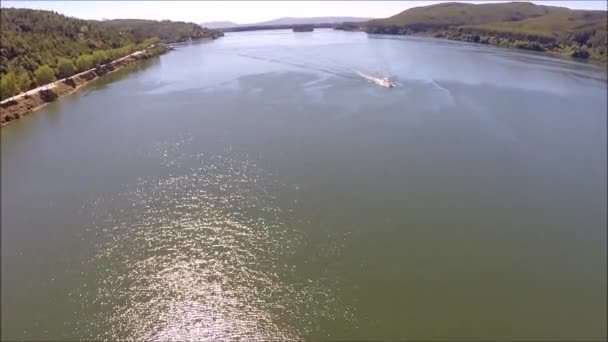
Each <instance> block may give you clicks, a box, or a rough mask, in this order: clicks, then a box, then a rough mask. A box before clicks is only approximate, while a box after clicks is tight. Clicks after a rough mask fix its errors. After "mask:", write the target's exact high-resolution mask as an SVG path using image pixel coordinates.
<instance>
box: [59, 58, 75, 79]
mask: <svg viewBox="0 0 608 342" xmlns="http://www.w3.org/2000/svg"><path fill="white" fill-rule="evenodd" d="M57 71H58V72H59V77H60V78H66V77H70V76H72V75H74V73H75V72H76V66H74V63H73V62H72V61H71V60H69V59H67V58H59V62H58V63H57Z"/></svg>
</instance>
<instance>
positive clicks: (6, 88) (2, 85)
mask: <svg viewBox="0 0 608 342" xmlns="http://www.w3.org/2000/svg"><path fill="white" fill-rule="evenodd" d="M18 92H19V89H18V88H17V78H16V77H15V74H14V73H13V72H12V71H10V72H9V73H7V74H6V75H3V76H2V77H0V99H6V98H8V97H11V96H13V95H16V94H17V93H18Z"/></svg>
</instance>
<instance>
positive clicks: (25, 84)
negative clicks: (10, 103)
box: [17, 72, 32, 91]
mask: <svg viewBox="0 0 608 342" xmlns="http://www.w3.org/2000/svg"><path fill="white" fill-rule="evenodd" d="M17 87H18V88H19V90H20V91H28V90H30V89H31V88H32V80H31V79H30V76H29V75H28V74H27V72H22V73H21V74H19V76H17Z"/></svg>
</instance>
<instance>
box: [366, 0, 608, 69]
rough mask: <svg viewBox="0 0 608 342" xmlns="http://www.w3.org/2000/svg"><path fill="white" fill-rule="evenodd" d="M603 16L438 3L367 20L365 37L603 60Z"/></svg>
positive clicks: (607, 49) (606, 46) (606, 27)
mask: <svg viewBox="0 0 608 342" xmlns="http://www.w3.org/2000/svg"><path fill="white" fill-rule="evenodd" d="M607 20H608V18H607V12H606V11H586V10H571V9H568V8H565V7H555V6H542V5H535V4H532V3H527V2H512V3H498V4H480V5H472V4H464V3H444V4H438V5H431V6H425V7H417V8H412V9H408V10H406V11H403V12H401V13H399V14H397V15H394V16H392V17H389V18H386V19H378V20H371V21H370V22H368V23H367V24H366V25H365V26H366V27H365V30H366V32H368V33H384V34H425V33H426V34H429V33H431V34H433V35H434V36H436V37H443V38H448V39H455V40H464V41H470V42H476V43H484V44H493V45H499V46H504V47H515V48H521V49H528V50H536V51H555V52H560V53H562V54H566V55H569V56H572V57H580V58H589V57H590V58H593V59H595V60H598V61H607V60H608V41H607V32H608V22H607Z"/></svg>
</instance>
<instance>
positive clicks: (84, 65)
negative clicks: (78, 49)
mask: <svg viewBox="0 0 608 342" xmlns="http://www.w3.org/2000/svg"><path fill="white" fill-rule="evenodd" d="M92 67H93V56H91V55H81V56H79V57H78V58H77V59H76V70H78V71H79V72H82V71H85V70H89V69H91V68H92Z"/></svg>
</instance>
